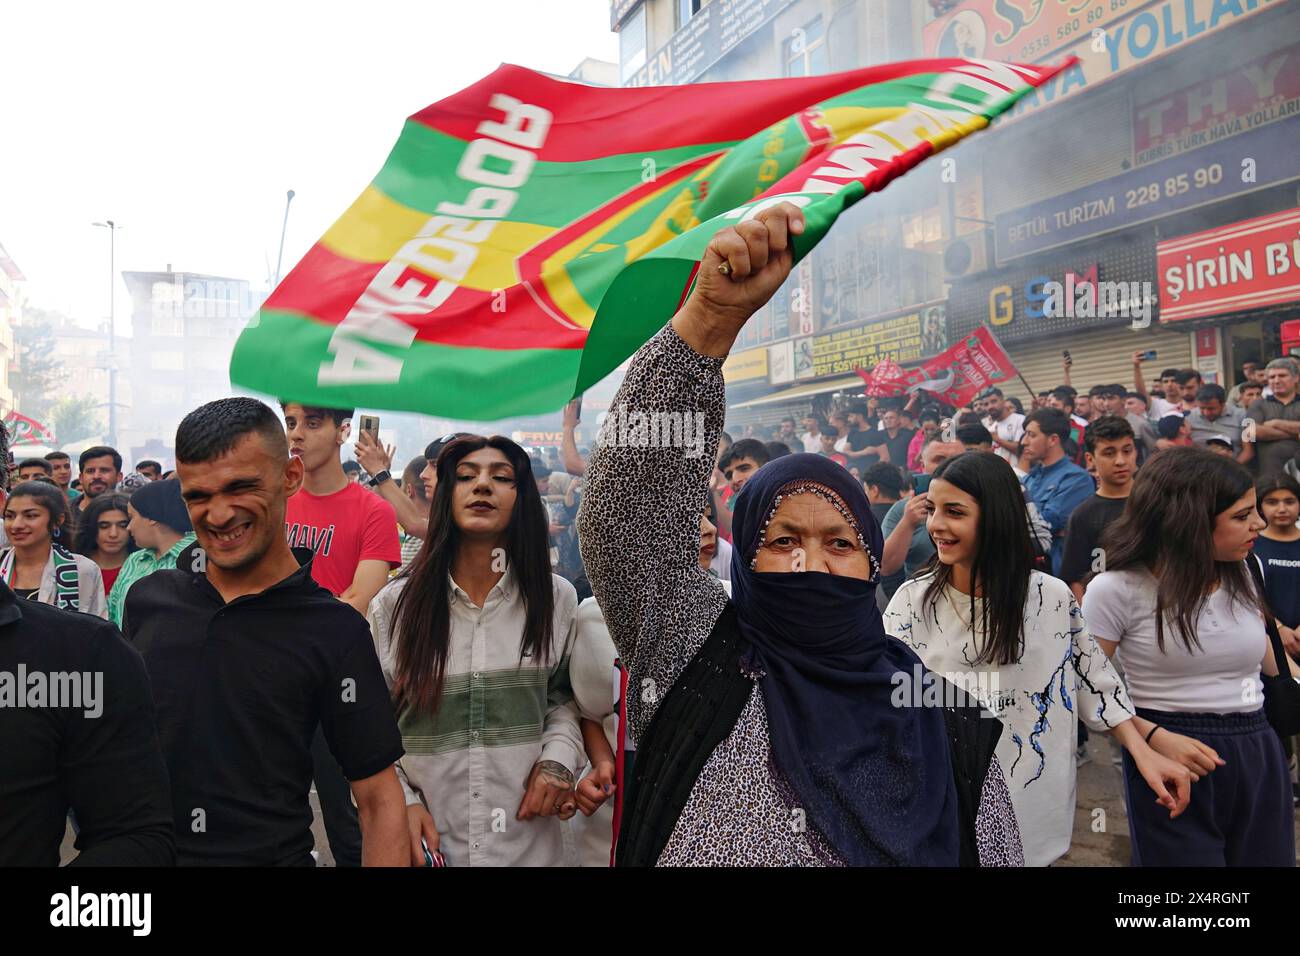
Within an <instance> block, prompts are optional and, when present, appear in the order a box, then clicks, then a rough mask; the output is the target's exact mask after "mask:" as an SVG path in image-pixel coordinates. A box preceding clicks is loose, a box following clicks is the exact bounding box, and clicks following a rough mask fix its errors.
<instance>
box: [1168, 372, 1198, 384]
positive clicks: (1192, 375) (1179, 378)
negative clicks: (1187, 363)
mask: <svg viewBox="0 0 1300 956" xmlns="http://www.w3.org/2000/svg"><path fill="white" fill-rule="evenodd" d="M1200 380H1201V373H1200V372H1198V371H1196V369H1194V368H1183V369H1179V370H1178V374H1177V375H1175V376H1174V381H1175V382H1177V383H1178V384H1179V385H1186V384H1187V383H1188V382H1191V381H1197V382H1199V381H1200Z"/></svg>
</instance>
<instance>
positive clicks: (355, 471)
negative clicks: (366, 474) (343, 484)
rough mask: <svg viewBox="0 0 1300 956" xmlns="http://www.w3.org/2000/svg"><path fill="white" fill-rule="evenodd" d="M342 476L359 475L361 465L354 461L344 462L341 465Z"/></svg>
mask: <svg viewBox="0 0 1300 956" xmlns="http://www.w3.org/2000/svg"><path fill="white" fill-rule="evenodd" d="M343 474H345V475H359V474H361V464H360V462H355V461H345V462H344V463H343Z"/></svg>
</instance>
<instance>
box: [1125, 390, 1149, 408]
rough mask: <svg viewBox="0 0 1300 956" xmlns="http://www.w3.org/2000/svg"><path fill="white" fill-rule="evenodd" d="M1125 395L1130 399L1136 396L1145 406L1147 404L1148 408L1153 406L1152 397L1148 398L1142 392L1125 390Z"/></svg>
mask: <svg viewBox="0 0 1300 956" xmlns="http://www.w3.org/2000/svg"><path fill="white" fill-rule="evenodd" d="M1124 397H1125V398H1126V399H1128V398H1136V399H1137V400H1138V401H1139V402H1141V403H1142V404H1143V405H1144V406H1146V407H1147V408H1150V407H1151V401H1150V399H1148V398H1147V397H1146V396H1145V395H1143V394H1142V393H1141V392H1125V393H1124Z"/></svg>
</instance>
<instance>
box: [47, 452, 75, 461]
mask: <svg viewBox="0 0 1300 956" xmlns="http://www.w3.org/2000/svg"><path fill="white" fill-rule="evenodd" d="M45 460H46V461H72V456H71V455H69V454H68V453H67V452H66V451H51V452H47V453H46V455H45Z"/></svg>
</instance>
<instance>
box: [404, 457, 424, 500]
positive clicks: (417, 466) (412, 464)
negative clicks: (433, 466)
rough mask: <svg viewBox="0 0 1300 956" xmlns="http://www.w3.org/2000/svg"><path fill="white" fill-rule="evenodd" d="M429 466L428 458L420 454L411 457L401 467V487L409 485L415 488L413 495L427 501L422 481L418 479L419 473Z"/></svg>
mask: <svg viewBox="0 0 1300 956" xmlns="http://www.w3.org/2000/svg"><path fill="white" fill-rule="evenodd" d="M428 466H429V459H427V458H425V457H424V456H423V455H420V456H419V457H418V458H412V459H411V460H410V461H408V462H407V463H406V467H405V468H403V469H402V487H403V488H405V487H406V486H407V485H410V486H411V487H412V488H414V489H415V497H416V498H418V499H420V500H421V501H427V500H428V497H429V496H428V495H427V494H426V492H425V490H424V482H423V481H422V480H420V473H421V472H423V471H424V469H425V468H427V467H428Z"/></svg>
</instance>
